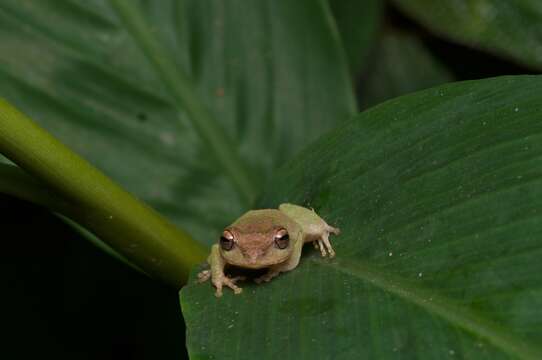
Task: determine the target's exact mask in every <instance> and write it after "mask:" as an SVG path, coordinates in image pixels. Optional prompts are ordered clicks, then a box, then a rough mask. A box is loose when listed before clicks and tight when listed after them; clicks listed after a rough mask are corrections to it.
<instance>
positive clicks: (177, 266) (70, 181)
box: [0, 99, 206, 287]
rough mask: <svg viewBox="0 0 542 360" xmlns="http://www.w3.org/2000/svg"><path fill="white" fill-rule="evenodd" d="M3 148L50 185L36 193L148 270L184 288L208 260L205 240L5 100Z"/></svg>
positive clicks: (0, 115) (0, 130)
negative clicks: (183, 228)
mask: <svg viewBox="0 0 542 360" xmlns="http://www.w3.org/2000/svg"><path fill="white" fill-rule="evenodd" d="M0 152H1V153H2V154H4V155H5V156H6V157H7V158H9V159H10V160H12V161H13V162H14V163H16V164H17V165H19V166H20V167H21V168H22V169H23V170H25V171H27V172H28V173H29V174H30V175H32V176H35V177H36V178H37V179H39V180H41V181H42V182H43V184H44V185H45V186H47V187H48V188H50V189H51V191H52V192H51V193H49V192H47V191H43V192H41V193H40V192H36V194H35V195H36V196H37V197H36V199H41V200H42V201H44V203H45V204H46V205H48V206H51V207H53V209H54V210H55V211H58V212H61V213H62V214H63V215H65V216H67V217H69V218H70V219H72V220H74V221H75V222H77V223H78V224H80V225H82V226H83V227H85V228H87V229H89V230H90V231H91V232H92V233H94V234H95V235H97V236H98V237H99V238H100V239H102V240H104V241H106V242H107V243H108V244H109V245H110V246H111V247H112V248H113V249H115V251H117V252H119V253H120V254H122V255H123V256H125V257H126V258H128V259H129V260H130V261H132V262H133V263H135V264H136V265H137V266H138V267H140V268H141V269H142V270H143V271H144V272H146V273H148V274H149V275H151V276H153V277H158V278H161V279H163V280H164V281H166V282H167V283H169V284H171V285H174V286H176V287H180V285H182V283H183V282H185V281H186V279H187V278H188V273H189V271H190V268H191V267H192V266H193V265H195V264H197V263H199V262H201V261H203V260H204V259H205V253H206V249H205V248H204V247H203V246H202V245H201V244H199V243H197V242H196V241H194V240H193V239H191V238H190V236H189V235H187V234H186V233H184V232H182V231H180V230H178V229H177V228H176V227H175V226H174V225H172V224H171V223H169V222H168V221H167V220H166V219H164V218H163V217H162V216H161V215H159V214H158V213H157V212H156V211H154V210H153V209H151V208H150V207H148V206H146V205H145V204H143V203H142V202H140V201H138V200H137V199H136V198H135V197H134V196H132V195H130V194H129V193H127V192H126V191H124V190H123V189H122V188H121V187H120V186H118V185H116V184H115V183H114V182H113V181H112V180H110V179H109V178H108V177H106V176H105V175H104V174H102V173H101V172H100V171H99V170H97V169H96V168H94V167H93V166H92V165H90V164H89V163H88V162H87V161H85V160H84V159H82V158H81V157H79V156H78V155H76V154H75V153H73V152H72V151H71V150H69V149H68V148H67V147H66V146H64V145H63V144H61V143H60V142H59V141H58V140H56V139H55V138H54V137H53V136H51V135H50V134H48V133H47V132H46V131H45V130H43V129H42V128H40V127H39V126H38V125H37V124H35V123H34V122H32V121H31V120H30V119H29V118H28V117H26V116H25V115H24V114H22V113H20V112H19V111H17V110H16V109H15V108H14V107H12V106H11V105H10V104H9V103H8V102H7V101H5V100H3V99H0ZM40 194H41V195H40ZM27 196H28V195H27ZM23 197H24V196H23Z"/></svg>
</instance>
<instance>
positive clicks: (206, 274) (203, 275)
mask: <svg viewBox="0 0 542 360" xmlns="http://www.w3.org/2000/svg"><path fill="white" fill-rule="evenodd" d="M210 277H211V270H203V271H201V272H200V273H199V274H198V280H197V282H199V283H202V282H205V281H207V280H209V278H210Z"/></svg>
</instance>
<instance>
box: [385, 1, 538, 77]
mask: <svg viewBox="0 0 542 360" xmlns="http://www.w3.org/2000/svg"><path fill="white" fill-rule="evenodd" d="M394 3H395V4H396V5H397V6H398V7H399V8H400V9H402V10H403V11H404V12H405V13H407V14H409V15H410V16H412V17H413V18H415V19H416V20H418V21H419V22H420V23H422V24H423V25H425V26H427V27H428V28H429V29H431V30H434V31H435V32H437V33H439V34H441V35H443V36H445V37H447V38H450V39H452V40H455V41H458V42H461V43H463V44H466V45H469V46H473V47H476V48H480V49H484V50H487V51H489V52H492V53H495V54H497V55H501V56H504V57H507V58H510V59H513V60H515V61H517V62H518V63H521V64H525V65H528V66H531V67H533V68H537V69H542V27H540V23H541V22H542V3H541V2H540V1H538V0H507V1H501V0H454V1H434V0H394Z"/></svg>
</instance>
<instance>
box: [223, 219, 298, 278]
mask: <svg viewBox="0 0 542 360" xmlns="http://www.w3.org/2000/svg"><path fill="white" fill-rule="evenodd" d="M296 231H298V227H297V226H296V224H295V223H293V222H292V221H291V220H290V219H289V218H288V217H287V216H285V215H284V214H283V213H281V212H280V211H278V210H277V211H273V210H253V211H250V212H249V213H248V214H247V215H245V216H244V217H243V218H242V220H241V221H238V222H236V223H234V224H233V225H231V226H229V227H227V228H226V229H224V231H223V233H222V236H221V237H220V240H219V246H220V253H221V254H222V257H223V258H224V259H225V260H226V262H227V263H228V264H231V265H235V266H240V267H244V268H251V269H260V268H264V267H268V266H271V265H274V264H279V263H281V262H284V261H286V260H287V259H288V258H289V257H290V255H291V254H292V252H293V249H294V243H295V241H294V239H295V238H297V236H296V235H297V234H296V233H295V232H296Z"/></svg>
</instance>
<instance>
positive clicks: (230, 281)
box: [223, 278, 243, 294]
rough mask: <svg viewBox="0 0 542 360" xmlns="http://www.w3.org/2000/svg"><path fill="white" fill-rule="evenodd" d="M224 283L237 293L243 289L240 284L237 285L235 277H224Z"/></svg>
mask: <svg viewBox="0 0 542 360" xmlns="http://www.w3.org/2000/svg"><path fill="white" fill-rule="evenodd" d="M223 283H224V285H226V286H227V287H229V288H230V289H232V290H233V292H234V293H235V294H240V293H241V292H242V291H243V289H241V288H240V287H239V286H237V285H235V280H234V279H229V278H224V282H223Z"/></svg>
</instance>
